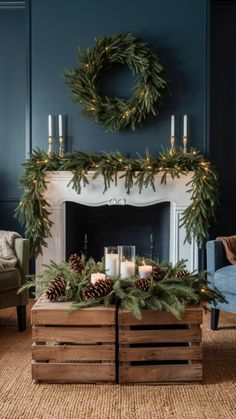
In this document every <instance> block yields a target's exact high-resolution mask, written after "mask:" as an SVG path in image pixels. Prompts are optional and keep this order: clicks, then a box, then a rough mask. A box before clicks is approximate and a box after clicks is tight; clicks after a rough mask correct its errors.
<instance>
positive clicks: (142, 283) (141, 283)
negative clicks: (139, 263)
mask: <svg viewBox="0 0 236 419" xmlns="http://www.w3.org/2000/svg"><path fill="white" fill-rule="evenodd" d="M134 288H136V289H139V290H140V291H142V292H148V291H149V288H150V280H149V279H148V278H140V279H136V281H134Z"/></svg>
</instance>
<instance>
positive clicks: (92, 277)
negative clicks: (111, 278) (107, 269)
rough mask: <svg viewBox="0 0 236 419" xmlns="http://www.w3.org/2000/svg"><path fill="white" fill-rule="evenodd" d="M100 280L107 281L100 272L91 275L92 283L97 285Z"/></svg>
mask: <svg viewBox="0 0 236 419" xmlns="http://www.w3.org/2000/svg"><path fill="white" fill-rule="evenodd" d="M99 279H103V280H104V279H106V275H105V274H102V273H100V272H97V273H95V274H91V283H92V284H95V283H96V282H97V281H98V280H99Z"/></svg>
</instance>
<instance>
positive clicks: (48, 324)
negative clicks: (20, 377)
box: [31, 297, 116, 383]
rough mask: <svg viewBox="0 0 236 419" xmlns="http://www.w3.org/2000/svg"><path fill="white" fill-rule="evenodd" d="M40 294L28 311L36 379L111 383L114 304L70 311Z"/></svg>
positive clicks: (113, 368) (66, 306) (58, 381)
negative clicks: (29, 312)
mask: <svg viewBox="0 0 236 419" xmlns="http://www.w3.org/2000/svg"><path fill="white" fill-rule="evenodd" d="M69 306H70V303H68V302H49V301H48V300H47V299H46V298H45V297H41V298H40V299H39V300H38V301H37V302H36V304H35V305H34V306H33V308H32V311H31V322H32V338H33V344H32V358H33V360H32V376H33V379H34V380H35V381H36V382H50V383H114V382H115V381H116V365H115V339H116V333H115V323H116V307H115V306H111V307H105V306H103V305H97V306H93V307H89V308H85V309H82V310H77V311H69Z"/></svg>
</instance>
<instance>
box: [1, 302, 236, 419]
mask: <svg viewBox="0 0 236 419" xmlns="http://www.w3.org/2000/svg"><path fill="white" fill-rule="evenodd" d="M28 311H29V310H28ZM28 314H29V313H28ZM203 343H204V383H203V384H194V385H192V384H191V385H190V384H188V385H174V386H171V385H167V386H119V385H114V386H113V385H107V386H106V385H104V386H102V385H73V384H70V385H69V384H68V385H62V384H61V385H56V384H47V385H45V384H34V383H33V382H32V379H31V350H30V345H31V335H30V327H28V330H27V331H26V332H24V333H19V332H18V331H17V328H16V317H15V312H14V311H13V309H7V310H0V418H1V419H19V418H22V419H31V418H32V419H112V418H114V419H159V418H160V419H203V418H205V419H235V418H236V315H229V314H228V315H226V314H224V313H223V314H222V316H221V317H220V323H219V330H218V331H217V332H212V331H210V329H209V316H205V321H204V326H203Z"/></svg>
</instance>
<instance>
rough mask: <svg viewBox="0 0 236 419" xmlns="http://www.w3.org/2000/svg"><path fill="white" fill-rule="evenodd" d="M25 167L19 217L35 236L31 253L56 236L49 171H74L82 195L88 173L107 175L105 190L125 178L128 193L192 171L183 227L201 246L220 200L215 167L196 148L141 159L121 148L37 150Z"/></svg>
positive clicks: (28, 234)
mask: <svg viewBox="0 0 236 419" xmlns="http://www.w3.org/2000/svg"><path fill="white" fill-rule="evenodd" d="M24 167H25V170H24V174H23V176H22V178H21V186H22V188H23V190H24V192H23V195H22V198H21V201H20V204H19V206H18V208H17V209H16V216H17V217H18V218H19V221H20V222H21V223H22V224H23V225H25V235H26V237H28V238H29V239H30V241H31V251H32V253H33V254H35V255H38V254H39V253H41V252H42V246H45V245H46V239H47V237H50V235H51V234H50V229H51V227H52V221H51V220H50V205H49V203H48V202H47V201H46V200H45V197H44V191H45V189H46V188H47V184H46V173H47V172H48V171H59V170H68V171H71V172H72V173H73V177H72V179H71V181H70V184H72V187H73V189H75V190H76V191H77V193H80V192H81V188H82V187H86V185H88V184H89V176H88V172H89V171H93V179H96V178H97V177H98V176H103V179H104V192H105V191H107V190H108V189H109V187H110V185H111V183H112V182H114V183H115V184H116V183H117V181H118V179H119V178H124V179H125V188H126V192H127V193H129V192H130V190H131V188H132V187H133V186H138V188H139V192H140V193H141V192H142V190H143V188H147V187H152V188H153V190H155V186H156V185H155V176H156V175H157V174H160V175H161V183H162V184H166V182H167V181H168V176H171V178H172V179H175V178H179V177H180V175H184V174H187V173H189V172H193V177H192V179H191V180H190V181H189V182H188V183H187V185H186V186H188V187H189V189H188V193H190V194H191V204H190V205H189V206H188V207H187V208H186V210H185V211H184V213H183V217H182V225H184V226H185V228H186V240H187V241H191V239H192V237H194V238H195V239H196V240H197V243H198V245H199V247H201V246H202V245H203V244H204V242H205V240H206V238H207V234H208V230H209V225H210V220H211V218H212V217H213V218H214V217H215V209H216V205H217V203H218V198H219V189H218V176H217V173H216V170H215V169H214V167H213V166H212V164H211V163H210V162H209V161H208V160H206V159H205V158H204V156H202V155H201V154H200V153H199V151H197V150H195V149H191V150H190V151H189V152H188V153H183V151H182V150H180V151H175V152H174V153H171V152H170V150H169V149H167V150H163V152H161V153H160V154H159V155H158V156H153V155H151V154H150V153H149V152H148V151H146V154H145V156H144V157H142V156H139V155H138V156H137V158H136V159H131V158H128V157H127V156H125V155H123V154H121V153H120V152H119V151H116V152H113V153H101V154H95V153H84V152H81V151H75V152H73V153H67V154H65V155H64V156H63V157H60V156H59V155H58V153H53V154H52V155H51V156H50V157H49V156H48V155H47V154H46V153H45V151H43V150H40V149H36V150H35V151H33V153H32V155H31V157H30V158H29V159H28V160H27V161H26V162H25V163H24ZM120 172H122V173H120Z"/></svg>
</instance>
